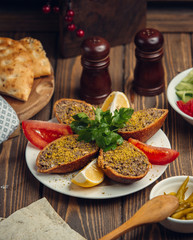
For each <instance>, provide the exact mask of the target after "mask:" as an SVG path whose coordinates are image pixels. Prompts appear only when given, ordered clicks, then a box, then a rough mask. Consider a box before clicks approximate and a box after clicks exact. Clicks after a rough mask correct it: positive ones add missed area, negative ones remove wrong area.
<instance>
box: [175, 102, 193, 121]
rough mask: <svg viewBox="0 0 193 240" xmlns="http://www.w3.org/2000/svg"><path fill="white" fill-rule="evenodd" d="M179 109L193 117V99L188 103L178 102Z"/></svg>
mask: <svg viewBox="0 0 193 240" xmlns="http://www.w3.org/2000/svg"><path fill="white" fill-rule="evenodd" d="M177 106H178V107H179V109H180V110H181V111H182V112H184V113H186V114H187V115H189V116H191V117H193V99H190V100H189V101H188V102H187V103H185V102H183V101H182V100H179V101H177Z"/></svg>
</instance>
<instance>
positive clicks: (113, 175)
mask: <svg viewBox="0 0 193 240" xmlns="http://www.w3.org/2000/svg"><path fill="white" fill-rule="evenodd" d="M132 145H133V144H132ZM133 148H134V149H136V151H138V152H140V153H141V154H142V155H143V156H145V159H146V162H147V163H148V165H147V168H146V170H145V171H144V172H143V173H142V174H139V175H137V176H131V175H123V174H121V173H119V172H117V171H116V170H115V169H113V168H112V167H111V166H110V165H108V163H107V161H105V160H104V155H103V154H104V152H103V150H102V149H100V152H99V156H98V166H99V167H100V168H102V170H103V171H104V173H105V174H106V175H107V176H108V177H109V178H110V179H112V180H113V181H115V182H119V183H126V184H130V183H133V182H136V181H138V180H140V179H142V178H143V177H145V176H146V174H147V173H148V171H149V168H150V166H151V164H150V163H149V160H148V158H147V157H146V155H145V154H144V153H143V152H142V151H141V150H139V149H138V148H136V147H135V146H134V145H133ZM128 151H129V150H128ZM136 161H137V159H136Z"/></svg>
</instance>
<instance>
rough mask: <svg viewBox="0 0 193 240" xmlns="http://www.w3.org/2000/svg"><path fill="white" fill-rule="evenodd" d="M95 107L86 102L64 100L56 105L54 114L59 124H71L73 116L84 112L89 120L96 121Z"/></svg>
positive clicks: (60, 100)
mask: <svg viewBox="0 0 193 240" xmlns="http://www.w3.org/2000/svg"><path fill="white" fill-rule="evenodd" d="M93 108H94V107H93V106H92V105H91V104H89V103H87V102H85V101H81V100H77V99H70V98H62V99H59V100H58V101H56V102H55V104H54V108H53V109H54V114H55V116H56V118H57V120H58V122H59V123H64V124H68V125H69V124H70V123H71V122H72V121H73V116H74V115H76V114H78V113H81V112H84V113H86V114H87V115H88V117H89V118H91V119H94V116H95V114H94V110H93Z"/></svg>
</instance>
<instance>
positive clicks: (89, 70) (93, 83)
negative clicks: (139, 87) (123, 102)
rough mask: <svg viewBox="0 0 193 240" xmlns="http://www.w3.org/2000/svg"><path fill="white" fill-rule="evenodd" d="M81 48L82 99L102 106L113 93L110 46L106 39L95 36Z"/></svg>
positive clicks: (88, 39) (86, 40) (87, 40)
mask: <svg viewBox="0 0 193 240" xmlns="http://www.w3.org/2000/svg"><path fill="white" fill-rule="evenodd" d="M81 47H82V52H83V53H82V57H81V64H82V66H83V71H82V75H81V79H80V93H81V97H82V98H83V99H84V100H85V101H87V102H89V103H91V104H100V103H102V102H103V101H104V100H105V98H106V97H107V96H108V95H109V94H110V93H111V78H110V75H109V71H108V66H109V63H110V59H109V51H110V45H109V43H108V42H107V41H106V40H105V39H103V38H101V37H98V36H93V37H90V38H87V39H85V40H84V41H83V43H82V46H81Z"/></svg>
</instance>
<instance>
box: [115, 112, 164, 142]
mask: <svg viewBox="0 0 193 240" xmlns="http://www.w3.org/2000/svg"><path fill="white" fill-rule="evenodd" d="M167 115H168V110H167V109H157V108H149V109H144V110H139V111H136V112H134V113H133V115H132V117H131V118H130V119H129V121H128V122H127V125H126V126H125V127H124V128H121V129H119V130H118V134H120V135H121V136H122V137H123V138H124V139H125V140H128V139H129V138H130V137H131V138H135V139H138V140H139V141H141V142H146V141H147V140H148V139H149V138H151V137H152V136H153V135H154V134H155V133H156V132H157V131H158V130H159V129H160V128H161V127H162V125H163V123H164V121H165V119H166V117H167Z"/></svg>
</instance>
